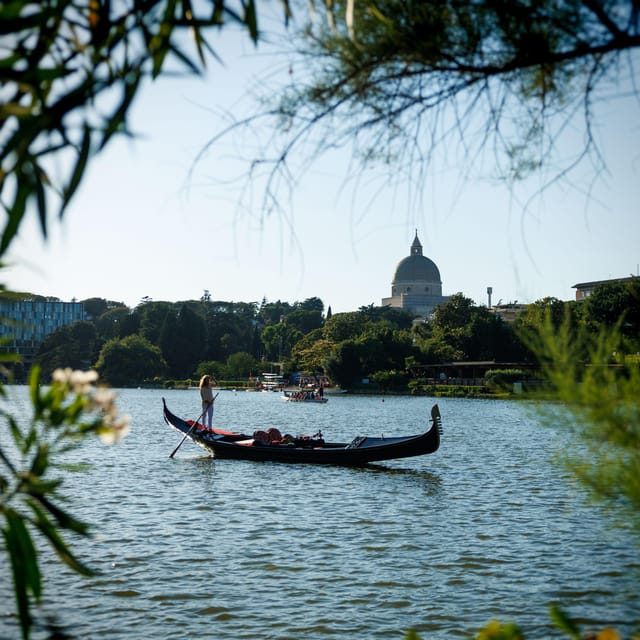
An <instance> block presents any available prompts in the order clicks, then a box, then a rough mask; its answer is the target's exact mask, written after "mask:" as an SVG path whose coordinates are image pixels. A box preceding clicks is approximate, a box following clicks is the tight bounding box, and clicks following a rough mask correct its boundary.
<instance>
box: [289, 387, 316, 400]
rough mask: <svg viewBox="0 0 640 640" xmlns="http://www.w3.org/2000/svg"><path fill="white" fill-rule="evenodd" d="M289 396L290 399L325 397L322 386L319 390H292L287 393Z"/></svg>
mask: <svg viewBox="0 0 640 640" xmlns="http://www.w3.org/2000/svg"><path fill="white" fill-rule="evenodd" d="M287 397H288V398H289V399H290V400H320V399H322V398H323V397H324V391H323V390H322V387H320V389H318V390H317V391H316V390H315V389H314V390H307V391H292V392H290V393H288V394H287Z"/></svg>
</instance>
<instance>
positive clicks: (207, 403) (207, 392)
mask: <svg viewBox="0 0 640 640" xmlns="http://www.w3.org/2000/svg"><path fill="white" fill-rule="evenodd" d="M211 386H212V380H211V376H202V378H200V397H201V398H202V424H203V425H204V426H205V427H209V428H210V429H211V426H212V424H213V402H214V400H215V398H214V397H213V391H212V389H211Z"/></svg>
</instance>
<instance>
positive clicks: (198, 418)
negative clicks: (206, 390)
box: [169, 392, 220, 458]
mask: <svg viewBox="0 0 640 640" xmlns="http://www.w3.org/2000/svg"><path fill="white" fill-rule="evenodd" d="M218 395H220V392H218V393H216V395H215V396H213V400H212V401H211V404H213V403H214V402H215V401H216V398H217V397H218ZM208 408H209V407H208V406H207V407H206V408H205V410H204V411H203V412H202V413H201V414H200V415H199V416H198V417H197V418H196V419H195V420H194V421H193V424H192V425H191V428H190V429H189V431H187V433H185V434H184V438H182V440H180V444H179V445H178V446H177V447H176V448H175V449H174V450H173V451H172V452H171V455H170V456H169V457H170V458H173V456H175V455H176V451H178V449H179V448H180V447H181V446H182V443H183V442H184V441H185V440H186V439H187V438H188V437H189V435H191V432H192V431H193V429H194V428H195V426H196V425H197V424H198V422H199V421H200V418H202V416H203V415H204V414H205V413H207V409H208Z"/></svg>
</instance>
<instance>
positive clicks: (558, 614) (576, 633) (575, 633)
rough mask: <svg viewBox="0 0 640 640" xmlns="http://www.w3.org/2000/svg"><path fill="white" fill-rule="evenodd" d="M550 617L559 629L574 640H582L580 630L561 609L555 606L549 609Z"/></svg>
mask: <svg viewBox="0 0 640 640" xmlns="http://www.w3.org/2000/svg"><path fill="white" fill-rule="evenodd" d="M549 617H550V618H551V620H552V621H553V623H554V624H555V625H556V627H558V629H560V630H561V631H563V632H564V633H566V634H567V635H568V636H571V637H572V638H574V640H580V629H579V628H578V626H577V625H576V623H575V622H574V621H573V620H572V619H571V618H570V617H569V616H568V615H567V614H566V613H565V612H564V611H563V610H562V609H560V607H557V606H555V605H553V606H552V607H551V608H550V609H549Z"/></svg>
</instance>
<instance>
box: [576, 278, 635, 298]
mask: <svg viewBox="0 0 640 640" xmlns="http://www.w3.org/2000/svg"><path fill="white" fill-rule="evenodd" d="M637 279H638V276H629V277H628V278H613V279H611V280H594V281H593V282H579V283H578V284H574V285H573V287H572V288H573V289H575V290H576V300H584V299H585V298H588V297H589V296H590V295H591V293H592V292H593V290H594V289H595V288H596V287H599V286H600V285H603V284H619V283H620V284H624V283H625V282H631V281H632V280H637Z"/></svg>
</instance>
